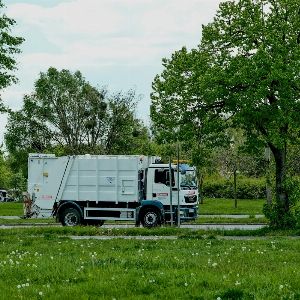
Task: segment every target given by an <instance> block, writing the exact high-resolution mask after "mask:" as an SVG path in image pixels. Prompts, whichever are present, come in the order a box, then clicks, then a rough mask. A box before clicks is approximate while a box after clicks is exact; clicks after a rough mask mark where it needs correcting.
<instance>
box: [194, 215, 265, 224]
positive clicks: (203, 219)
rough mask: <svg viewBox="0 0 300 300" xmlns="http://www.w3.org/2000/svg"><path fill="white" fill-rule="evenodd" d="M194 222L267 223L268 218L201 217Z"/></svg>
mask: <svg viewBox="0 0 300 300" xmlns="http://www.w3.org/2000/svg"><path fill="white" fill-rule="evenodd" d="M191 223H192V224H203V223H209V224H262V223H263V224H266V223H268V220H267V219H266V218H241V219H237V218H217V217H216V218H209V217H202V216H201V217H200V218H198V219H197V220H196V221H193V222H191Z"/></svg>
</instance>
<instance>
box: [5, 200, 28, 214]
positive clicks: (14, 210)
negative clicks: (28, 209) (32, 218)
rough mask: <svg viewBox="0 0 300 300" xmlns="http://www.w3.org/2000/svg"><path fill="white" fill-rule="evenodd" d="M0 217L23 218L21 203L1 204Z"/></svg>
mask: <svg viewBox="0 0 300 300" xmlns="http://www.w3.org/2000/svg"><path fill="white" fill-rule="evenodd" d="M0 216H23V203H20V202H1V203H0Z"/></svg>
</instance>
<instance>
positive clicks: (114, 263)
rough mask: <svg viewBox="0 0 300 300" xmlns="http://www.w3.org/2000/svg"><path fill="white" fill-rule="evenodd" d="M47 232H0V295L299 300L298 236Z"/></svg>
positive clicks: (66, 297)
mask: <svg viewBox="0 0 300 300" xmlns="http://www.w3.org/2000/svg"><path fill="white" fill-rule="evenodd" d="M49 230H50V229H47V230H44V231H43V230H41V229H39V231H36V233H37V232H39V233H40V234H38V235H37V234H35V235H34V234H33V232H34V231H33V230H27V229H23V230H13V231H9V230H7V231H6V230H2V231H0V242H1V245H2V247H1V248H0V274H1V281H0V291H1V292H0V298H1V299H110V300H111V299H205V300H206V299H222V300H224V299H264V300H267V299H272V300H276V299H300V270H299V262H300V252H299V248H300V241H299V240H290V239H287V238H271V239H270V238H269V239H267V240H259V241H258V240H253V241H236V240H233V241H226V240H215V239H212V240H209V239H189V238H185V239H179V240H174V241H173V240H158V241H140V240H123V239H116V240H106V241H99V240H71V239H69V238H67V237H62V232H63V231H62V230H61V229H51V230H52V233H54V232H56V233H57V234H51V235H50V234H49ZM72 230H74V229H72ZM80 230H81V229H80ZM83 230H86V229H83ZM142 231H145V230H142ZM46 232H48V234H46ZM66 232H67V231H66ZM70 232H71V230H70ZM148 232H149V233H151V232H154V233H157V231H151V230H148ZM218 297H219V298H218Z"/></svg>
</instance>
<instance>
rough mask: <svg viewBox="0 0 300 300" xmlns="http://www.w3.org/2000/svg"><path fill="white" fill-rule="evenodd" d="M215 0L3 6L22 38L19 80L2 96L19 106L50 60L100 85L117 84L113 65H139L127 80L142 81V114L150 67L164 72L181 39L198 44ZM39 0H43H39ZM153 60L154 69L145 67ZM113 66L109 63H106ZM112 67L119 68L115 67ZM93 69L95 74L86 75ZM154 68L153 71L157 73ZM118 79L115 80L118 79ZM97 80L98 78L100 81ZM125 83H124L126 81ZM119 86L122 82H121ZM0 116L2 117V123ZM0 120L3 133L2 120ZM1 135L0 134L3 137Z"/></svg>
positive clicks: (25, 1)
mask: <svg viewBox="0 0 300 300" xmlns="http://www.w3.org/2000/svg"><path fill="white" fill-rule="evenodd" d="M219 2H220V0H187V1H185V2H183V1H182V0H68V1H63V0H61V2H59V4H57V5H55V6H51V7H45V6H43V5H42V4H39V5H37V4H35V5H34V4H30V0H22V1H21V0H20V3H16V4H11V5H9V4H8V5H7V6H8V7H7V15H8V16H10V17H12V18H14V19H15V20H16V21H17V26H16V27H15V30H14V32H17V34H19V35H21V36H23V37H25V38H26V42H25V45H24V46H23V49H24V51H23V53H22V54H21V55H19V56H18V57H17V60H18V61H19V62H20V63H19V71H18V72H17V73H16V75H17V76H18V78H19V80H20V85H19V86H12V87H11V88H10V89H8V91H7V92H6V94H4V95H3V98H4V99H5V100H6V103H8V104H9V105H10V106H11V107H12V108H15V109H17V108H19V107H20V105H21V102H22V95H21V93H25V92H27V93H28V92H30V91H31V90H32V87H33V83H34V81H35V80H36V79H37V77H38V74H39V72H41V71H46V70H47V68H48V67H49V66H54V67H56V68H58V69H61V68H67V69H70V70H73V71H74V70H77V69H79V70H81V71H82V72H83V74H84V75H85V76H86V77H88V78H89V79H90V81H92V83H94V84H97V83H99V82H97V80H98V78H103V77H104V76H105V74H103V72H104V71H103V70H105V71H107V74H110V75H107V77H106V78H105V81H106V82H104V83H103V84H108V85H110V84H112V85H116V84H117V83H119V82H120V78H119V77H118V76H120V75H119V74H113V71H115V70H118V68H120V69H121V68H123V69H122V70H123V71H124V70H128V72H130V70H129V69H130V68H128V67H130V66H131V67H132V68H133V69H134V68H135V70H136V69H138V68H140V69H141V68H142V69H143V70H144V71H143V72H142V73H139V74H134V73H127V74H125V75H124V77H125V80H124V84H126V82H127V81H126V78H130V80H128V82H130V84H132V82H136V83H139V84H140V83H141V82H143V76H145V77H144V78H145V79H144V82H145V83H144V85H143V84H142V85H140V86H138V90H139V92H140V93H143V94H146V97H145V99H144V105H141V107H143V111H142V116H141V117H145V115H147V114H148V113H149V109H146V108H145V107H146V106H149V103H150V100H149V95H148V93H149V87H150V86H151V81H150V82H149V78H150V77H151V76H152V73H153V72H155V71H153V70H157V71H156V73H159V72H160V71H161V59H162V58H163V57H169V56H170V55H171V54H172V53H173V52H174V51H175V50H177V49H179V48H181V47H182V46H187V47H190V48H191V47H196V46H197V44H198V43H199V42H200V37H201V25H202V24H205V23H207V22H209V21H210V20H212V18H213V15H214V13H215V10H216V8H217V6H218V4H219ZM41 3H42V2H41ZM150 67H151V70H150ZM110 68H111V69H110ZM116 72H117V71H116ZM89 73H90V74H93V75H89ZM154 75H155V74H153V76H154ZM116 78H118V79H116ZM100 84H101V82H100ZM131 87H132V85H131V86H128V88H127V89H129V88H131ZM121 88H122V89H124V85H123V86H122V87H120V89H121ZM3 122H4V121H3V119H1V124H3ZM0 127H2V128H0V136H1V132H2V131H3V125H1V126H0ZM0 140H1V137H0Z"/></svg>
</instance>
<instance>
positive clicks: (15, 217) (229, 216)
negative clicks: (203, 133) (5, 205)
mask: <svg viewBox="0 0 300 300" xmlns="http://www.w3.org/2000/svg"><path fill="white" fill-rule="evenodd" d="M250 217H251V215H198V218H228V219H245V218H250ZM254 217H255V218H263V217H264V215H254ZM0 219H6V220H18V219H20V216H0Z"/></svg>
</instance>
